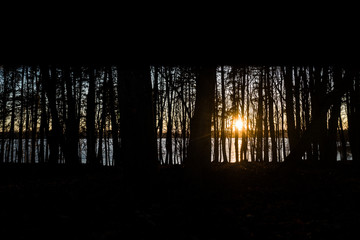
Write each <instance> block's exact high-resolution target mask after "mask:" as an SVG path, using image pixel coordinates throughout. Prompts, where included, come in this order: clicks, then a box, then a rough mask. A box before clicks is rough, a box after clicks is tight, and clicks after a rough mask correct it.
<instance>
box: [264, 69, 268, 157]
mask: <svg viewBox="0 0 360 240" xmlns="http://www.w3.org/2000/svg"><path fill="white" fill-rule="evenodd" d="M264 70H265V74H264V88H265V89H264V90H265V91H264V92H265V97H264V105H265V116H264V162H269V126H268V120H269V119H268V107H269V105H268V101H269V94H268V93H269V90H268V88H269V85H268V83H267V82H268V77H269V76H268V68H265V69H264Z"/></svg>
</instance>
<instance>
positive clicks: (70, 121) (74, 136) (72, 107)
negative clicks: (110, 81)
mask: <svg viewBox="0 0 360 240" xmlns="http://www.w3.org/2000/svg"><path fill="white" fill-rule="evenodd" d="M63 75H64V78H65V79H64V80H65V83H66V98H67V110H68V111H67V116H68V117H67V119H66V130H65V136H66V147H65V151H64V155H65V163H66V164H69V165H71V166H75V165H78V164H80V159H79V154H78V143H79V125H78V120H77V116H76V100H75V97H74V96H75V95H76V94H74V93H73V91H74V90H73V83H72V79H71V76H70V67H67V66H66V67H64V69H63Z"/></svg>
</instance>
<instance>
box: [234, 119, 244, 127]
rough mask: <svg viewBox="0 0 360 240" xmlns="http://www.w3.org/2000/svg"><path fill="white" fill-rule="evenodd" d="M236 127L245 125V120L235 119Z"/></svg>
mask: <svg viewBox="0 0 360 240" xmlns="http://www.w3.org/2000/svg"><path fill="white" fill-rule="evenodd" d="M235 127H236V128H237V129H242V127H243V121H242V120H241V119H236V120H235Z"/></svg>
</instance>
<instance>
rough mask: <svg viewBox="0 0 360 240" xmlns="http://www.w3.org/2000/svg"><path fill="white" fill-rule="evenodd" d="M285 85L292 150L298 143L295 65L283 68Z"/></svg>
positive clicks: (288, 130) (288, 129) (289, 137)
mask: <svg viewBox="0 0 360 240" xmlns="http://www.w3.org/2000/svg"><path fill="white" fill-rule="evenodd" d="M283 75H284V86H285V92H286V98H285V102H286V120H287V133H288V139H289V145H290V152H291V151H292V150H293V149H294V147H295V146H296V144H297V138H296V129H295V119H294V100H293V67H292V66H286V68H283Z"/></svg>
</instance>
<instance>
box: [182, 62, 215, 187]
mask: <svg viewBox="0 0 360 240" xmlns="http://www.w3.org/2000/svg"><path fill="white" fill-rule="evenodd" d="M198 71H199V72H198V77H197V79H196V101H195V111H194V115H193V117H192V120H191V126H190V144H189V152H188V159H187V161H186V162H185V167H186V168H187V172H188V176H189V178H191V179H192V180H193V181H195V182H198V183H199V181H200V182H201V178H202V174H203V173H204V171H207V169H208V168H209V166H210V159H211V115H212V112H213V109H214V106H213V102H214V90H215V82H216V67H215V66H201V67H200V68H199V69H198Z"/></svg>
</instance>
